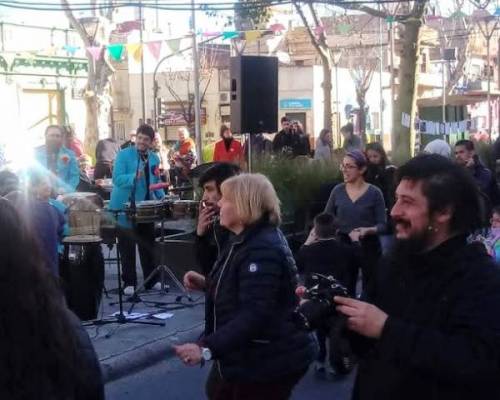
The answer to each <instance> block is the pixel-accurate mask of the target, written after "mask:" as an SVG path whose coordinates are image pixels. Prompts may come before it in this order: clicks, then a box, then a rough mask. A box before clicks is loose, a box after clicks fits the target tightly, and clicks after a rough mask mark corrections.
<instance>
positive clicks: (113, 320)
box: [82, 210, 165, 338]
mask: <svg viewBox="0 0 500 400" xmlns="http://www.w3.org/2000/svg"><path fill="white" fill-rule="evenodd" d="M109 212H111V213H112V214H113V215H114V218H115V221H116V225H115V240H116V268H117V270H118V305H119V311H118V314H117V315H115V316H112V317H109V318H105V319H102V318H101V319H97V320H90V321H85V322H84V323H83V324H82V325H83V326H85V327H88V326H102V325H107V324H118V326H120V325H124V324H138V325H156V326H165V323H164V322H156V321H141V320H137V319H134V318H129V317H128V316H127V315H125V313H124V312H123V293H122V275H121V260H120V251H119V250H118V240H119V239H118V234H117V232H116V231H117V230H118V228H117V225H118V217H119V215H120V214H123V213H124V211H123V210H109ZM117 328H118V327H117ZM115 331H116V329H115V330H114V331H113V332H110V333H108V334H106V338H109V337H111V335H112V334H113V333H114V332H115Z"/></svg>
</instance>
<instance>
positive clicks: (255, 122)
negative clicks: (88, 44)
mask: <svg viewBox="0 0 500 400" xmlns="http://www.w3.org/2000/svg"><path fill="white" fill-rule="evenodd" d="M231 130H232V131H233V132H235V133H262V132H269V133H272V132H276V131H277V130H278V59H277V58H276V57H258V56H239V57H231Z"/></svg>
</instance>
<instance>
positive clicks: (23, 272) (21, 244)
mask: <svg viewBox="0 0 500 400" xmlns="http://www.w3.org/2000/svg"><path fill="white" fill-rule="evenodd" d="M0 226H1V227H2V229H1V230H0V251H1V254H2V260H1V262H0V338H1V340H0V397H1V398H3V399H9V400H28V399H43V400H45V399H51V400H74V399H81V398H83V397H82V395H83V394H82V388H83V387H85V385H84V384H83V382H82V380H83V379H84V378H83V376H84V375H85V366H84V365H83V360H82V359H81V357H80V356H79V352H78V337H77V335H76V332H75V329H74V326H73V325H72V324H71V321H70V319H69V313H68V311H67V309H66V306H65V303H64V300H63V296H62V292H61V290H60V288H59V285H58V282H57V281H56V279H55V278H54V277H53V276H52V274H51V273H50V271H49V269H48V268H47V267H46V266H45V265H44V263H43V261H42V260H43V258H42V257H41V256H40V252H39V249H38V246H37V243H36V241H35V239H34V237H33V236H32V234H31V233H30V230H29V227H28V225H27V223H26V222H25V221H24V220H23V219H22V218H21V216H20V214H19V213H18V212H17V211H16V209H15V208H14V206H13V205H12V204H11V203H10V202H9V201H8V200H6V199H0Z"/></svg>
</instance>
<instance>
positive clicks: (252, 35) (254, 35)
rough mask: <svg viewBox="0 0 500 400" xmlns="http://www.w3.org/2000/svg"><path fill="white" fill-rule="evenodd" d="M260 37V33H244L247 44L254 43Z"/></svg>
mask: <svg viewBox="0 0 500 400" xmlns="http://www.w3.org/2000/svg"><path fill="white" fill-rule="evenodd" d="M261 36H262V33H261V32H260V31H246V32H245V40H246V41H247V42H249V43H251V42H255V41H256V40H257V39H259V38H260V37H261Z"/></svg>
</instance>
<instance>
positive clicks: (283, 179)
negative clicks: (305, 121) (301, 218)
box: [253, 157, 341, 220]
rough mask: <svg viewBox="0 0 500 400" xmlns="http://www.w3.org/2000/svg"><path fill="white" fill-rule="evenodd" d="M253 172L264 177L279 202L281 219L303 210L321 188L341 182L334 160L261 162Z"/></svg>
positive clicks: (309, 204) (288, 217)
mask: <svg viewBox="0 0 500 400" xmlns="http://www.w3.org/2000/svg"><path fill="white" fill-rule="evenodd" d="M253 172H260V173H261V174H264V175H266V176H267V177H268V178H269V179H270V181H271V182H272V184H273V185H274V188H275V189H276V192H277V194H278V197H279V198H280V200H281V208H282V214H283V217H284V219H285V220H287V219H290V218H293V216H294V215H295V213H296V212H299V211H305V210H307V209H308V208H309V207H310V206H311V205H312V203H313V202H314V201H316V200H317V197H318V194H319V190H320V187H321V185H323V184H326V183H331V182H335V181H340V180H341V173H340V170H339V163H338V161H336V160H335V161H332V162H331V163H324V162H319V161H312V160H310V159H302V158H300V157H299V158H296V159H293V160H289V159H282V158H278V159H272V160H261V161H258V162H256V163H255V166H254V168H253Z"/></svg>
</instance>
